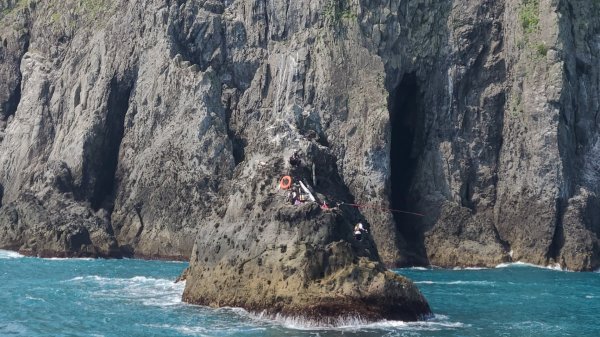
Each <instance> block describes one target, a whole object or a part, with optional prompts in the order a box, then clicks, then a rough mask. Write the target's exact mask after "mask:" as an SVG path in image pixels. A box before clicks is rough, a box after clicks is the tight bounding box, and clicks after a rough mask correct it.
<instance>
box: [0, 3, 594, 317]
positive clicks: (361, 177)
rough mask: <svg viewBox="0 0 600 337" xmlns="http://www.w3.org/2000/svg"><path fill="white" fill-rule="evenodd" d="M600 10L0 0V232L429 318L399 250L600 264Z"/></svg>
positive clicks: (266, 296) (206, 285)
mask: <svg viewBox="0 0 600 337" xmlns="http://www.w3.org/2000/svg"><path fill="white" fill-rule="evenodd" d="M598 14H600V6H599V5H598V4H597V3H596V2H593V1H590V2H581V1H579V2H578V1H575V0H567V1H561V2H541V1H537V0H524V1H521V0H504V1H493V2H490V1H481V0H468V1H446V2H439V1H431V0H418V1H401V0H392V1H388V2H383V3H381V2H365V1H355V0H333V1H332V0H318V1H311V2H303V1H291V0H277V1H262V0H260V1H255V0H235V1H234V0H231V1H230V0H227V1H217V0H205V1H170V0H161V1H159V0H145V1H141V0H136V1H117V0H88V1H76V0H67V1H54V0H52V1H40V0H0V60H2V62H0V248H4V249H12V250H18V251H20V252H23V253H26V254H31V255H39V256H66V257H70V256H95V257H122V256H133V257H142V258H165V259H185V260H188V259H189V261H190V266H189V269H188V270H187V271H186V278H187V282H186V288H185V291H184V294H183V297H184V300H186V301H188V302H191V303H198V304H203V305H209V306H239V307H244V308H247V309H250V310H253V311H266V312H267V313H269V314H278V313H279V314H285V315H299V314H300V315H305V316H308V317H310V318H315V319H319V318H321V319H323V320H326V321H327V320H334V319H335V317H337V316H340V315H348V314H350V315H359V316H361V317H365V318H367V319H373V320H374V319H381V318H386V319H402V320H414V319H418V318H421V317H425V316H427V315H428V314H430V309H429V307H428V305H427V302H426V301H425V299H424V298H423V296H422V295H421V294H420V293H419V291H418V290H417V288H416V287H415V286H414V285H413V284H412V283H411V282H410V281H408V280H407V279H405V278H402V277H401V276H398V275H396V274H394V273H391V272H390V271H388V270H387V269H386V266H387V267H389V266H403V265H438V266H442V267H454V266H494V265H497V264H498V263H501V262H507V261H512V260H514V261H526V262H530V263H535V264H542V265H545V264H551V263H558V264H560V265H561V266H562V267H563V268H568V269H571V270H592V269H596V268H598V267H599V266H600V248H599V247H600V244H599V242H598V234H599V233H600V226H599V225H598V224H599V223H600V222H599V220H598V219H600V213H599V212H600V207H598V206H600V200H599V199H598V193H600V191H599V187H598V186H600V184H599V182H600V174H598V172H599V169H598V165H597V162H598V159H599V158H600V145H598V144H599V143H598V139H600V137H599V136H600V132H599V130H598V127H597V126H596V124H597V123H595V120H596V112H597V111H598V110H599V109H600V100H599V99H598V94H597V93H598V92H600V90H598V89H599V88H598V85H599V84H598V83H600V82H598V81H597V78H598V76H599V75H598V74H599V71H598V69H597V67H595V66H594V65H596V64H597V63H598V57H599V56H600V50H599V48H598V47H597V44H594V43H591V42H590V41H592V40H593V39H594V37H595V36H597V35H598V34H599V33H600V19H599V18H600V15H598ZM295 152H298V153H299V154H300V161H301V164H300V165H299V167H296V168H294V167H292V165H291V164H290V163H289V161H288V158H290V157H291V156H292V155H293V153H295ZM285 175H291V176H292V177H293V178H294V179H297V178H299V179H300V180H303V181H305V182H307V183H310V185H311V188H312V189H313V192H314V193H315V195H316V196H317V197H318V198H319V200H324V201H328V200H331V201H339V202H346V203H352V204H355V203H356V204H361V205H374V206H373V207H364V208H356V207H349V206H344V205H341V206H340V207H338V208H337V209H330V210H323V209H322V208H321V207H320V205H318V204H316V203H312V202H307V203H304V204H301V205H292V204H291V203H289V202H288V200H287V195H286V191H284V190H281V189H280V188H279V187H278V185H279V180H280V179H281V177H282V176H285ZM390 209H394V210H406V211H411V212H416V213H420V214H423V215H424V216H422V217H421V216H415V215H411V214H405V213H398V212H391V211H389V210H390ZM358 222H362V223H364V224H366V226H367V228H368V229H369V233H368V235H365V238H364V239H363V240H361V241H357V240H355V239H354V238H353V237H352V229H353V226H354V224H356V223H358Z"/></svg>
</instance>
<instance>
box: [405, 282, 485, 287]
mask: <svg viewBox="0 0 600 337" xmlns="http://www.w3.org/2000/svg"><path fill="white" fill-rule="evenodd" d="M414 283H417V284H449V285H455V284H470V285H481V286H488V285H494V284H496V282H492V281H416V282H414Z"/></svg>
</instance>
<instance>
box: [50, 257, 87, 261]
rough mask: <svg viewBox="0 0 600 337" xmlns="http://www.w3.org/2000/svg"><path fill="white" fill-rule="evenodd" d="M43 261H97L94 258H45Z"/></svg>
mask: <svg viewBox="0 0 600 337" xmlns="http://www.w3.org/2000/svg"><path fill="white" fill-rule="evenodd" d="M42 260H48V261H95V260H97V259H94V258H93V257H45V258H42Z"/></svg>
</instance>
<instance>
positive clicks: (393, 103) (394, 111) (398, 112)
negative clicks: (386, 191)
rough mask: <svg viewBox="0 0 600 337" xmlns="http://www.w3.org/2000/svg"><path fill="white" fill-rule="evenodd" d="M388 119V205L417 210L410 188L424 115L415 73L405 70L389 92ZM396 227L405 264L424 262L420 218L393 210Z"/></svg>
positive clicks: (415, 192)
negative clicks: (403, 245) (402, 242)
mask: <svg viewBox="0 0 600 337" xmlns="http://www.w3.org/2000/svg"><path fill="white" fill-rule="evenodd" d="M388 103H389V112H390V122H391V149H390V167H391V174H390V176H391V191H390V204H391V207H392V209H394V210H400V211H406V212H417V211H418V209H417V203H418V200H419V191H418V190H416V189H415V188H414V180H415V177H416V173H417V164H418V161H419V160H420V157H421V155H422V153H423V142H424V141H423V139H424V119H425V111H424V105H423V93H422V91H421V88H420V86H419V83H418V78H417V75H416V74H415V73H409V74H405V75H404V76H403V77H402V80H401V81H400V84H399V85H398V86H397V87H396V88H395V89H394V90H393V91H392V92H390V97H389V101H388ZM393 216H394V221H395V223H396V228H397V230H398V232H399V233H400V234H401V235H402V237H403V238H404V239H405V240H406V241H407V244H408V247H407V248H408V251H407V252H406V253H407V257H408V261H407V263H408V264H413V265H418V264H424V263H426V261H425V260H424V259H426V253H425V248H424V239H423V230H422V226H421V218H420V217H419V216H415V215H412V214H408V213H402V212H393Z"/></svg>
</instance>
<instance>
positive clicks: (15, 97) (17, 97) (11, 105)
mask: <svg viewBox="0 0 600 337" xmlns="http://www.w3.org/2000/svg"><path fill="white" fill-rule="evenodd" d="M19 102H21V74H20V73H19V79H18V80H17V84H16V86H15V89H14V90H13V91H12V92H11V94H10V96H9V97H8V100H7V101H6V103H4V107H3V111H4V116H2V119H3V120H7V119H8V118H9V117H10V116H13V115H14V114H15V113H16V112H17V107H18V106H19Z"/></svg>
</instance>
